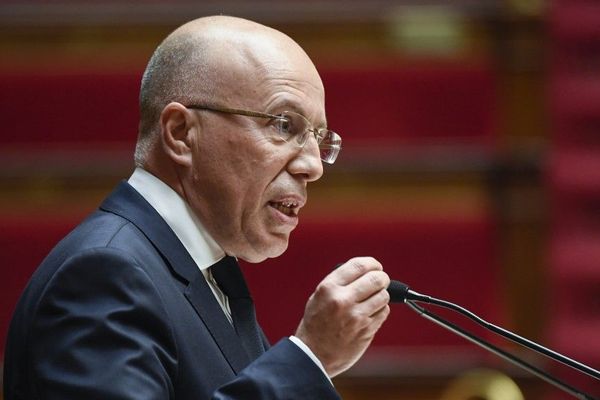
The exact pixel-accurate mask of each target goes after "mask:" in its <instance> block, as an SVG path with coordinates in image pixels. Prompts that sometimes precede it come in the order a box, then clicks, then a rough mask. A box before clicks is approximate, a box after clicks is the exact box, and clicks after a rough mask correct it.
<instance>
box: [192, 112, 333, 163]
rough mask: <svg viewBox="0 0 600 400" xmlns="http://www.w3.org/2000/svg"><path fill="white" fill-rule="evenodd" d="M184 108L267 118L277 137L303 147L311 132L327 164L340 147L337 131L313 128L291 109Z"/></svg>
mask: <svg viewBox="0 0 600 400" xmlns="http://www.w3.org/2000/svg"><path fill="white" fill-rule="evenodd" d="M185 107H186V108H192V109H196V110H207V111H215V112H222V113H226V114H236V115H245V116H247V117H256V118H267V119H270V120H272V125H273V126H274V127H275V129H277V133H278V134H279V138H280V139H282V140H284V141H285V142H288V143H295V144H296V145H298V146H299V147H304V145H305V144H306V142H308V138H309V137H310V134H311V133H312V134H313V135H314V137H315V139H316V140H317V144H318V145H319V153H320V157H321V160H323V161H324V162H326V163H328V164H333V163H334V162H335V159H336V158H337V156H338V154H339V153H340V150H341V149H342V138H341V137H340V135H338V134H337V133H335V132H333V131H330V130H329V129H327V128H315V127H313V126H312V124H311V123H310V121H309V120H308V119H306V117H305V116H303V115H302V114H298V113H296V112H293V111H282V112H281V114H277V115H274V114H266V113H261V112H256V111H247V110H238V109H236V108H226V107H219V106H212V105H211V106H208V105H196V104H193V105H189V106H185Z"/></svg>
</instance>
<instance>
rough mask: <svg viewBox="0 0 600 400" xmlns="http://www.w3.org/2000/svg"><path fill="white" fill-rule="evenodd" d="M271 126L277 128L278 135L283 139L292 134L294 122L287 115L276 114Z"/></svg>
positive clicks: (288, 137)
mask: <svg viewBox="0 0 600 400" xmlns="http://www.w3.org/2000/svg"><path fill="white" fill-rule="evenodd" d="M273 126H274V127H275V128H276V129H277V132H278V133H279V136H280V137H281V138H282V139H283V140H285V141H287V140H288V139H290V138H291V137H292V136H294V122H293V121H292V118H291V117H290V116H289V115H278V116H277V118H276V119H274V120H273Z"/></svg>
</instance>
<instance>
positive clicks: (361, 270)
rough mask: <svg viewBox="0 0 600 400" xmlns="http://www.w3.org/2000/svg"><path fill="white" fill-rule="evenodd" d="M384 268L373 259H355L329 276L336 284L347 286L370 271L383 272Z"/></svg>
mask: <svg viewBox="0 0 600 400" xmlns="http://www.w3.org/2000/svg"><path fill="white" fill-rule="evenodd" d="M382 270H383V266H382V265H381V263H380V262H379V261H377V260H376V259H374V258H373V257H355V258H351V259H350V260H348V261H347V262H346V263H345V264H342V265H341V266H339V267H338V268H336V269H335V270H334V271H333V272H331V273H330V274H329V277H330V278H331V279H333V281H334V283H336V284H338V285H340V286H346V285H348V284H350V283H352V282H354V281H355V280H357V279H358V278H360V277H361V276H363V275H364V274H366V273H367V272H369V271H382Z"/></svg>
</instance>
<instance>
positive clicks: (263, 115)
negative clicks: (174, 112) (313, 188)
mask: <svg viewBox="0 0 600 400" xmlns="http://www.w3.org/2000/svg"><path fill="white" fill-rule="evenodd" d="M185 107H186V108H191V109H194V110H205V111H215V112H221V113H225V114H234V115H244V116H246V117H255V118H266V119H276V120H279V119H285V117H283V116H281V115H275V114H269V113H263V112H258V111H249V110H242V109H239V108H229V107H222V106H217V105H205V104H191V105H187V106H185ZM287 112H290V113H294V112H293V111H287ZM295 114H298V115H299V116H301V117H302V118H304V119H305V120H306V121H307V122H308V124H309V126H310V127H311V128H310V129H308V131H309V132H311V133H312V134H313V136H314V137H315V139H317V143H318V144H319V149H321V144H320V142H319V140H318V137H317V136H318V135H320V133H321V131H323V130H325V131H328V132H331V133H333V134H334V135H335V136H336V137H337V139H339V141H340V142H341V140H342V138H341V137H340V135H338V134H337V133H336V132H333V131H331V130H329V129H327V128H315V127H314V126H313V125H312V124H311V123H310V121H308V120H307V119H306V117H305V116H304V115H302V114H299V113H295ZM282 139H283V138H282ZM283 140H284V141H285V142H286V143H289V142H288V141H287V140H285V139H283ZM321 140H322V139H321ZM306 142H308V135H307V139H306V140H304V141H303V142H302V143H300V142H297V143H298V145H299V147H301V148H302V147H304V145H305V144H306ZM336 150H337V151H336V153H335V157H334V158H333V160H328V159H323V157H321V160H322V161H324V162H326V163H328V164H333V163H334V162H335V160H336V159H337V156H338V155H339V153H340V151H341V150H342V146H341V144H340V145H339V147H337V149H336Z"/></svg>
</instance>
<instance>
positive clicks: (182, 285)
mask: <svg viewBox="0 0 600 400" xmlns="http://www.w3.org/2000/svg"><path fill="white" fill-rule="evenodd" d="M264 344H265V350H266V349H267V347H268V344H267V343H266V340H265V343H264ZM4 389H5V400H17V399H61V400H65V399H84V400H92V399H103V400H107V399H140V400H152V399H155V400H166V399H179V400H181V399H194V400H200V399H209V398H215V399H337V398H339V397H338V395H337V394H336V392H335V390H334V389H333V387H332V386H331V384H330V383H329V382H328V381H327V379H326V377H325V376H324V375H323V373H322V372H321V371H320V370H319V368H318V367H317V366H316V365H315V364H314V363H313V362H312V360H310V358H309V357H308V356H307V355H306V354H305V353H304V352H302V350H300V349H299V348H298V347H297V346H296V345H295V344H293V343H291V342H290V341H289V340H288V339H283V340H282V341H280V342H279V343H278V344H276V345H275V346H273V347H271V348H270V349H268V350H267V351H266V352H265V353H264V354H263V355H262V356H260V357H259V358H258V359H256V360H254V361H252V362H251V360H248V357H247V355H246V352H245V351H244V349H243V347H242V345H241V343H240V341H239V338H238V336H237V334H236V333H235V330H234V329H233V327H232V326H231V324H230V323H229V322H228V320H227V319H226V317H225V315H224V314H223V312H222V310H221V308H220V307H219V304H218V303H217V301H216V299H215V298H214V295H213V294H212V292H211V290H210V288H209V287H208V285H207V283H206V280H205V279H204V277H203V276H202V274H201V272H200V271H199V269H198V267H197V266H196V264H195V263H194V262H193V260H192V258H191V257H190V255H189V254H188V253H187V251H186V250H185V248H184V247H183V245H182V244H181V243H180V242H179V240H178V239H177V237H176V236H175V234H174V233H173V231H172V230H171V229H170V228H169V226H168V225H167V224H166V223H165V222H164V220H163V219H162V218H161V217H160V216H159V215H158V213H156V211H155V210H154V209H153V208H152V207H151V206H150V205H149V204H148V203H147V202H146V201H145V200H144V199H143V198H142V197H141V196H140V195H139V194H138V193H137V192H136V191H135V190H134V189H133V188H132V187H131V186H129V185H128V184H127V183H122V184H120V185H119V186H118V187H117V189H116V190H115V191H114V192H113V193H112V194H111V195H110V196H109V197H108V198H107V199H106V200H105V201H104V202H103V204H102V205H101V206H100V209H99V210H98V211H96V212H95V213H94V214H92V215H91V216H90V217H88V218H87V219H86V220H85V221H84V222H82V224H81V225H79V226H78V227H77V228H76V229H75V230H74V231H73V232H71V233H70V234H69V235H68V236H67V237H66V238H65V239H63V240H62V241H61V242H60V243H59V244H58V245H57V246H56V247H55V248H54V250H53V251H52V252H51V253H50V254H49V255H48V257H47V258H46V259H45V260H44V262H43V263H42V264H41V266H40V267H39V268H38V270H37V271H36V272H35V273H34V275H33V277H32V278H31V281H30V282H29V284H28V286H27V288H26V289H25V292H24V293H23V295H22V297H21V299H20V300H19V303H18V305H17V307H16V310H15V314H14V316H13V320H12V323H11V327H10V331H9V335H8V342H7V351H6V356H5V366H4Z"/></svg>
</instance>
